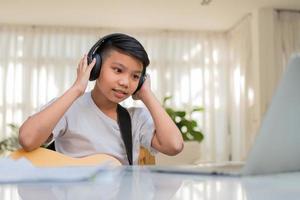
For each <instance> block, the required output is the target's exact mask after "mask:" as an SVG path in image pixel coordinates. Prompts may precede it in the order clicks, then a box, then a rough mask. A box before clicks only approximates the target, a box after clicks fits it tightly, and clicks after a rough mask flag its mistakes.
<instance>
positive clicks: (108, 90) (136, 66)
mask: <svg viewBox="0 0 300 200" xmlns="http://www.w3.org/2000/svg"><path fill="white" fill-rule="evenodd" d="M142 70H143V65H142V63H141V62H140V61H139V60H137V59H135V58H133V57H131V56H128V55H126V54H123V53H120V52H118V51H116V50H111V51H110V52H109V54H108V56H107V57H106V58H105V59H104V60H103V63H102V66H101V71H100V75H99V77H98V79H97V82H96V87H95V89H96V90H98V92H100V93H101V94H102V95H103V96H104V97H106V98H107V99H108V100H109V101H112V102H114V103H119V102H121V101H123V100H125V99H126V98H128V97H129V96H131V95H132V93H133V92H134V91H135V90H136V88H137V86H138V83H139V80H140V77H141V75H142Z"/></svg>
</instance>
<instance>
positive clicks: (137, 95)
mask: <svg viewBox="0 0 300 200" xmlns="http://www.w3.org/2000/svg"><path fill="white" fill-rule="evenodd" d="M150 91H151V81H150V75H149V74H146V75H145V81H144V83H143V85H142V87H141V88H140V89H139V91H137V92H136V93H135V95H132V98H133V99H134V100H143V98H144V97H145V96H146V94H148V93H149V92H150Z"/></svg>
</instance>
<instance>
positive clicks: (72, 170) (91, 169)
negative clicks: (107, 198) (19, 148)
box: [0, 158, 111, 183]
mask: <svg viewBox="0 0 300 200" xmlns="http://www.w3.org/2000/svg"><path fill="white" fill-rule="evenodd" d="M107 169H111V166H110V164H109V163H104V164H102V165H99V166H88V167H86V166H84V167H81V166H80V167H79V166H74V167H51V168H50V167H49V168H38V167H34V166H33V165H32V164H31V163H30V162H29V161H28V160H27V159H25V158H21V159H19V160H12V159H10V158H1V159H0V183H20V182H37V181H39V182H42V181H47V182H68V181H84V180H89V179H92V178H93V177H95V176H96V174H97V173H99V172H100V171H103V170H107Z"/></svg>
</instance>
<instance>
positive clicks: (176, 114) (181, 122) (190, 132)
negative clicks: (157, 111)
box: [163, 96, 204, 142]
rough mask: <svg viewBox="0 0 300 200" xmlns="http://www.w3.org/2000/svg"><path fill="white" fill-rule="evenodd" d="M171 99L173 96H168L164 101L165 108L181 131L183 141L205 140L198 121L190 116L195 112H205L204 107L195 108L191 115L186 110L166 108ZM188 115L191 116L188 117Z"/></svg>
mask: <svg viewBox="0 0 300 200" xmlns="http://www.w3.org/2000/svg"><path fill="white" fill-rule="evenodd" d="M171 98H172V96H167V97H165V98H164V99H163V107H164V108H165V110H166V112H167V113H168V115H169V116H170V117H171V119H172V120H173V121H174V122H175V124H176V126H177V127H178V128H179V130H180V131H181V133H182V137H183V140H184V141H197V142H201V141H202V140H203V138H204V135H203V133H202V132H201V131H200V130H199V127H198V123H197V121H195V120H194V119H191V118H190V117H189V116H191V114H192V113H194V112H203V111H204V109H203V108H202V107H194V108H193V109H192V110H191V112H189V113H187V111H184V110H175V109H173V108H171V107H167V106H166V102H167V101H168V100H170V99H171ZM187 114H188V115H189V116H187Z"/></svg>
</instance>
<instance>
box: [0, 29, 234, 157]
mask: <svg viewBox="0 0 300 200" xmlns="http://www.w3.org/2000/svg"><path fill="white" fill-rule="evenodd" d="M115 31H121V32H125V33H128V34H131V35H133V36H135V37H136V38H137V39H138V40H140V41H141V43H142V44H143V45H144V46H145V48H146V50H147V51H148V54H149V56H150V59H151V65H150V66H149V68H148V72H149V73H150V75H151V80H152V88H153V90H154V92H155V94H156V96H157V98H158V99H159V100H162V99H163V97H165V96H166V95H172V96H173V98H172V99H171V101H170V106H172V107H174V108H179V109H186V110H191V109H192V108H193V107H194V106H203V107H204V108H205V112H204V113H202V114H198V115H195V116H193V117H194V118H195V119H197V121H198V122H199V128H200V129H202V130H203V132H204V134H205V139H204V141H203V143H202V148H203V149H202V152H203V154H202V159H203V160H211V161H214V160H227V159H228V152H227V150H226V148H227V147H226V146H227V140H228V139H227V135H228V126H227V124H228V115H227V99H228V78H227V77H228V76H227V75H228V74H227V73H228V69H227V66H228V63H227V62H228V56H227V54H228V46H227V40H226V36H225V34H224V33H214V32H181V31H132V30H130V31H126V30H111V29H80V28H57V27H28V26H1V27H0V78H1V80H2V81H1V82H0V84H1V85H0V109H1V113H0V130H1V132H0V138H1V137H4V136H8V135H9V134H10V133H9V129H8V128H7V124H8V123H15V124H18V125H20V124H21V123H22V122H23V121H24V120H25V119H26V118H27V117H28V116H29V115H30V114H32V113H34V112H36V111H37V109H38V108H39V107H40V106H41V105H43V104H45V103H46V102H48V101H49V100H50V99H52V98H54V97H56V96H58V95H61V94H62V93H63V92H64V91H65V90H66V89H67V88H68V87H70V86H71V85H72V83H73V81H74V80H75V76H76V67H77V62H78V60H79V59H80V58H81V57H82V55H83V54H84V53H86V52H87V51H88V50H89V48H90V47H91V46H92V45H93V43H94V42H95V41H96V40H97V39H99V38H100V37H101V36H103V35H105V34H107V33H110V32H115ZM92 86H93V83H90V85H89V89H90V88H91V87H92ZM125 104H128V105H129V104H139V103H134V102H133V101H132V100H128V101H127V102H125Z"/></svg>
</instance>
